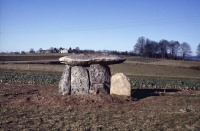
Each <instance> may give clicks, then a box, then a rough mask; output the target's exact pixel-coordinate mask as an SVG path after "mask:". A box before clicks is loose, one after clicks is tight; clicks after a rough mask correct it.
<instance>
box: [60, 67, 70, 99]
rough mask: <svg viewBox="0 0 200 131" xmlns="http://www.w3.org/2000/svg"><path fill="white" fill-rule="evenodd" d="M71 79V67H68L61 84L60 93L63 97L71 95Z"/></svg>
mask: <svg viewBox="0 0 200 131" xmlns="http://www.w3.org/2000/svg"><path fill="white" fill-rule="evenodd" d="M70 78H71V67H70V66H69V65H66V66H65V69H64V71H63V74H62V77H61V79H60V82H59V93H62V95H65V94H67V95H69V94H70V90H71V81H70Z"/></svg>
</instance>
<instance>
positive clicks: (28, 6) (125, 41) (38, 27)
mask: <svg viewBox="0 0 200 131" xmlns="http://www.w3.org/2000/svg"><path fill="white" fill-rule="evenodd" d="M199 7H200V0H0V52H2V51H3V52H7V51H9V52H10V51H29V50H30V48H33V49H35V50H36V51H37V50H38V49H39V48H43V49H49V48H50V47H57V48H59V47H64V48H69V47H72V48H76V47H79V48H80V49H93V50H104V49H106V50H118V51H131V50H133V46H134V44H135V43H136V41H137V39H138V37H140V36H144V37H145V38H149V39H151V40H155V41H159V40H161V39H166V40H169V41H170V40H177V41H179V42H180V43H182V42H187V43H188V44H190V45H191V48H192V51H193V54H194V55H195V52H196V48H197V45H198V44H199V43H200V8H199Z"/></svg>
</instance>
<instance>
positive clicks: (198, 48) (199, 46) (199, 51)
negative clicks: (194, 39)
mask: <svg viewBox="0 0 200 131" xmlns="http://www.w3.org/2000/svg"><path fill="white" fill-rule="evenodd" d="M196 53H197V56H199V57H200V43H199V45H198V46H197V52H196Z"/></svg>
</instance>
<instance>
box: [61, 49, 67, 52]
mask: <svg viewBox="0 0 200 131" xmlns="http://www.w3.org/2000/svg"><path fill="white" fill-rule="evenodd" d="M59 53H68V50H67V49H62V50H60V51H59Z"/></svg>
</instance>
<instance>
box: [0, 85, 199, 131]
mask: <svg viewBox="0 0 200 131" xmlns="http://www.w3.org/2000/svg"><path fill="white" fill-rule="evenodd" d="M164 91H165V92H164ZM0 108H1V112H0V116H1V117H0V130H72V131H74V130H87V131H90V130H91V131H93V130H140V129H141V130H168V129H171V130H200V91H178V90H133V95H132V98H130V97H125V96H116V95H105V94H99V95H87V96H61V95H60V94H59V93H58V86H57V85H28V84H17V83H15V84H9V83H1V84H0Z"/></svg>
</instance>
